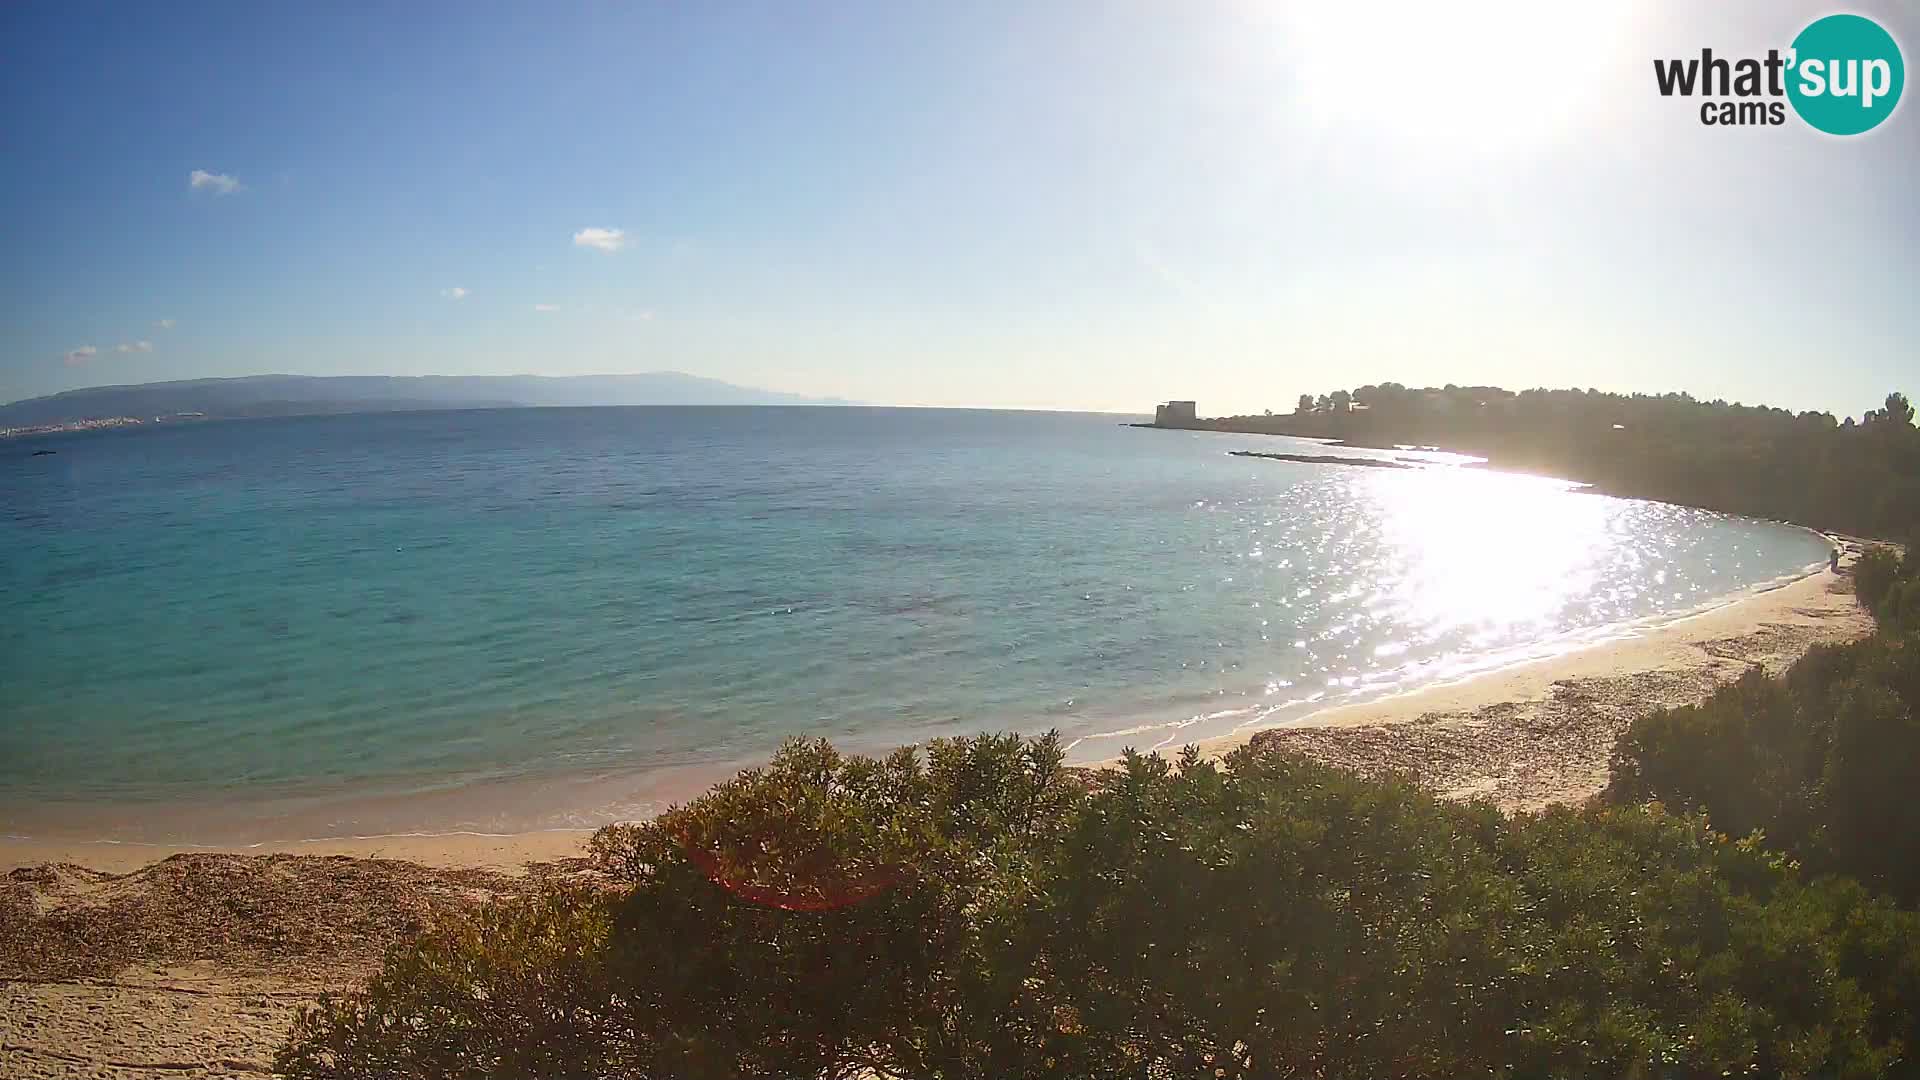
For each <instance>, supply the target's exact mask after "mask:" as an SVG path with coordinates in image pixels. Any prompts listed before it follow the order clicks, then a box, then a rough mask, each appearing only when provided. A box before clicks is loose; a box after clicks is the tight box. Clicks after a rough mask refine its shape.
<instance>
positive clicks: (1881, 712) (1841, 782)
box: [1608, 632, 1920, 902]
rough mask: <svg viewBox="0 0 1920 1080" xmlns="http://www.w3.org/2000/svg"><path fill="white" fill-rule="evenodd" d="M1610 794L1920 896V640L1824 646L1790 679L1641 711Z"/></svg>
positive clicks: (1617, 756)
mask: <svg viewBox="0 0 1920 1080" xmlns="http://www.w3.org/2000/svg"><path fill="white" fill-rule="evenodd" d="M1608 791H1609V795H1610V797H1611V798H1612V799H1613V801H1615V802H1639V801H1644V800H1648V799H1659V800H1663V801H1665V802H1667V803H1669V804H1672V805H1678V806H1686V807H1692V808H1698V809H1701V810H1704V811H1705V812H1706V814H1707V816H1708V817H1709V818H1710V819H1711V820H1712V821H1713V822H1714V824H1715V826H1716V827H1717V828H1721V829H1726V830H1728V831H1730V832H1733V833H1736V834H1743V833H1746V832H1749V831H1756V830H1757V831H1760V832H1763V833H1765V835H1766V837H1767V839H1768V842H1769V843H1771V844H1774V845H1776V846H1778V847H1780V848H1781V849H1783V850H1785V851H1788V852H1790V853H1792V854H1793V855H1794V856H1795V857H1797V858H1799V859H1801V860H1802V861H1803V862H1805V863H1806V864H1807V866H1808V867H1809V868H1810V869H1813V870H1816V871H1819V872H1834V873H1842V874H1848V875H1852V876H1855V877H1858V878H1860V879H1861V880H1862V881H1864V882H1866V883H1867V884H1869V885H1871V886H1873V887H1875V888H1879V889H1884V890H1887V891H1888V892H1890V893H1892V894H1894V895H1895V896H1896V897H1898V898H1900V899H1902V900H1904V901H1907V902H1913V901H1920V799H1916V798H1915V793H1916V792H1920V639H1916V638H1915V637H1914V636H1912V635H1909V636H1907V637H1896V636H1890V635H1888V634H1886V633H1884V632H1883V633H1881V634H1877V635H1875V636H1874V637H1872V638H1869V639H1867V640H1865V641H1860V642H1856V643H1853V644H1849V645H1838V646H1821V647H1817V648H1814V649H1812V650H1810V651H1809V652H1808V653H1807V654H1806V655H1805V656H1804V657H1802V658H1801V659H1800V660H1799V661H1798V662H1796V663H1795V664H1794V665H1793V666H1792V667H1791V668H1790V669H1788V671H1787V673H1786V674H1785V676H1784V677H1782V678H1771V677H1768V676H1767V675H1765V674H1763V673H1761V672H1759V671H1758V670H1754V671H1749V672H1748V673H1747V674H1746V675H1745V676H1743V677H1742V678H1741V679H1740V680H1739V681H1738V682H1735V683H1733V684H1731V685H1729V686H1725V687H1722V688H1720V689H1719V690H1716V691H1715V692H1714V693H1713V694H1712V695H1711V696H1710V697H1709V698H1708V699H1707V700H1706V701H1705V702H1702V703H1701V704H1700V705H1698V706H1688V707H1685V708H1678V709H1664V710H1659V711H1656V712H1654V713H1652V714H1650V715H1647V716H1645V717H1642V718H1641V719H1639V720H1637V721H1635V722H1634V723H1633V725H1632V726H1631V727H1629V728H1628V730H1627V732H1626V733H1625V734H1624V735H1622V736H1621V738H1620V741H1619V742H1618V744H1616V746H1615V748H1614V756H1613V772H1612V779H1611V782H1610V785H1609V789H1608Z"/></svg>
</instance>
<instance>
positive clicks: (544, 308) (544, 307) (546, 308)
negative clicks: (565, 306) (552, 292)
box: [533, 304, 560, 311]
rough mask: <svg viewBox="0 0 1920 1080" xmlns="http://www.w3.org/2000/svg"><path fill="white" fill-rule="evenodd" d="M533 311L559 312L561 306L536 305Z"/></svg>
mask: <svg viewBox="0 0 1920 1080" xmlns="http://www.w3.org/2000/svg"><path fill="white" fill-rule="evenodd" d="M533 310H535V311H559V310H560V305H559V304H535V305H533Z"/></svg>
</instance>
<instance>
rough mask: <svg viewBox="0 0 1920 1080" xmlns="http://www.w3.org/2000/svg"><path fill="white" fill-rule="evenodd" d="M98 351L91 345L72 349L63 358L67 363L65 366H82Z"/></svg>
mask: <svg viewBox="0 0 1920 1080" xmlns="http://www.w3.org/2000/svg"><path fill="white" fill-rule="evenodd" d="M99 351H100V350H99V349H96V348H94V347H93V346H91V345H82V346H80V347H79V348H77V349H74V350H73V351H71V352H69V353H67V355H66V358H65V359H66V362H67V366H68V367H79V366H80V365H81V364H84V363H86V362H87V361H89V360H91V359H93V354H94V353H97V352H99Z"/></svg>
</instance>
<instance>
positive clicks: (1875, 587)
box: [1853, 544, 1909, 618]
mask: <svg viewBox="0 0 1920 1080" xmlns="http://www.w3.org/2000/svg"><path fill="white" fill-rule="evenodd" d="M1903 562H1904V560H1903V559H1902V558H1901V557H1900V555H1899V554H1898V553H1897V552H1895V551H1894V550H1893V549H1892V548H1889V547H1885V546H1882V545H1879V544H1876V545H1874V546H1873V547H1870V548H1868V549H1867V550H1866V552H1865V553H1864V554H1862V555H1861V556H1860V559H1859V561H1858V562H1856V563H1854V564H1853V594H1854V596H1856V597H1858V598H1859V600H1860V603H1861V606H1863V607H1865V608H1866V609H1867V610H1868V611H1871V612H1873V613H1874V615H1875V616H1876V617H1879V618H1885V617H1886V616H1885V615H1884V614H1883V613H1884V612H1885V610H1886V606H1887V601H1888V599H1889V594H1891V593H1892V592H1893V591H1894V587H1895V586H1896V585H1897V584H1899V582H1900V580H1901V578H1902V577H1903V576H1904V574H1903V571H1906V570H1908V569H1909V568H1907V567H1905V566H1903V565H1902V564H1903Z"/></svg>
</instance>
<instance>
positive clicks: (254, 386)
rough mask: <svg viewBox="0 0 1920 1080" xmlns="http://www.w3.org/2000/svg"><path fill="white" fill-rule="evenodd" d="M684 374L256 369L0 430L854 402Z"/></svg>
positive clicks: (24, 416) (37, 402)
mask: <svg viewBox="0 0 1920 1080" xmlns="http://www.w3.org/2000/svg"><path fill="white" fill-rule="evenodd" d="M852 404H856V403H855V402H851V401H844V400H841V399H839V398H810V397H802V396H800V395H798V394H782V393H777V392H775V391H772V390H756V389H752V388H750V387H745V386H735V385H733V384H732V383H725V382H721V381H719V380H718V379H703V378H701V377H699V376H697V375H687V374H684V373H682V372H678V371H652V372H647V373H645V374H641V375H576V376H568V377H559V378H550V377H547V376H543V375H329V376H312V375H248V376H245V377H242V378H237V379H188V380H185V381H181V382H160V383H142V384H140V385H138V386H94V387H88V388H87V389H84V390H68V391H66V392H65V393H60V394H50V395H48V396H46V397H37V398H28V399H26V400H23V401H16V402H13V403H12V404H10V405H0V427H25V426H28V425H35V424H64V423H71V422H74V421H80V420H92V419H100V418H104V417H113V416H131V417H137V418H142V419H145V418H151V417H156V416H174V415H177V414H181V413H187V414H194V413H197V414H203V415H204V416H206V417H208V418H210V419H211V418H218V417H237V416H304V415H311V414H315V413H356V412H398V411H404V410H409V409H505V408H517V407H525V406H539V405H852Z"/></svg>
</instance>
